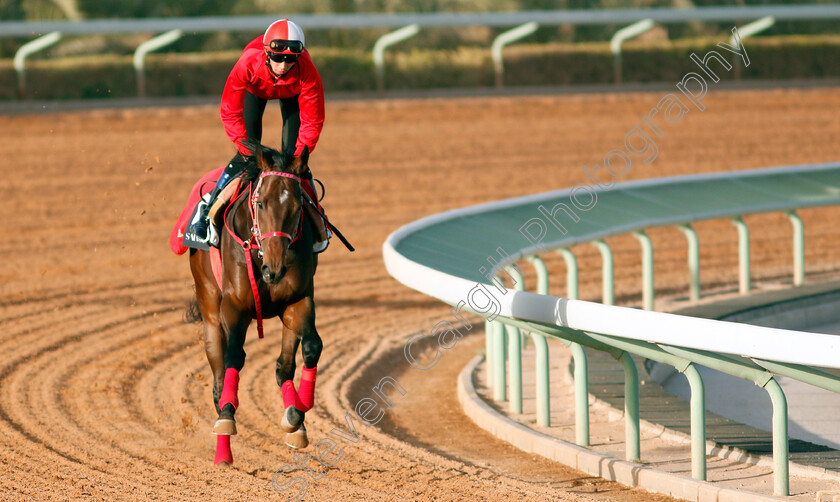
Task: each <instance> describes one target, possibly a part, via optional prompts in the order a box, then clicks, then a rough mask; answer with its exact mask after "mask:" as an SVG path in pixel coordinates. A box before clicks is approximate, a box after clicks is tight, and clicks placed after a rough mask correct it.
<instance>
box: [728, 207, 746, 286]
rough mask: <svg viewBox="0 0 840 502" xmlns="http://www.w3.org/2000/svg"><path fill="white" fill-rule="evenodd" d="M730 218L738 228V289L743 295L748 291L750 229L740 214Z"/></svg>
mask: <svg viewBox="0 0 840 502" xmlns="http://www.w3.org/2000/svg"><path fill="white" fill-rule="evenodd" d="M730 220H731V221H732V223H733V224H734V225H735V228H737V229H738V266H739V275H738V291H739V292H740V293H741V294H742V295H745V294H747V293H749V292H750V230H749V229H748V228H747V224H746V223H744V220H743V219H742V218H741V217H740V216H736V217H734V218H730Z"/></svg>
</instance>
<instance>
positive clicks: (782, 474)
mask: <svg viewBox="0 0 840 502" xmlns="http://www.w3.org/2000/svg"><path fill="white" fill-rule="evenodd" d="M764 389H765V390H766V391H767V393H768V394H770V401H771V402H772V403H773V463H774V464H775V466H774V467H773V494H774V495H779V496H782V497H787V496H788V495H790V486H789V482H790V481H789V472H788V459H789V455H790V451H789V447H788V412H787V399H786V398H785V393H784V392H783V391H782V387H781V386H780V385H779V382H777V381H776V380H775V379H774V378H770V379H769V380H767V383H765V384H764Z"/></svg>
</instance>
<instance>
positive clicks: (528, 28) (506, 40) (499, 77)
mask: <svg viewBox="0 0 840 502" xmlns="http://www.w3.org/2000/svg"><path fill="white" fill-rule="evenodd" d="M538 27H539V25H538V24H537V23H535V22H533V21H532V22H530V23H525V24H523V25H520V26H517V27H516V28H513V29H511V30H508V31H506V32H504V33H502V34H500V35H499V36H497V37H496V38H495V39H493V44H492V45H491V46H490V54H491V56H492V57H493V67H494V68H495V70H496V87H497V88H499V89H501V88H502V87H503V86H504V73H505V67H504V61H503V60H502V49H504V47H505V46H506V45H509V44H512V43H513V42H516V41H517V40H520V39H522V38H525V37H527V36H528V35H530V34H531V33H534V32H535V31H537V28H538Z"/></svg>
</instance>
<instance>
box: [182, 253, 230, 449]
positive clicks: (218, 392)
mask: <svg viewBox="0 0 840 502" xmlns="http://www.w3.org/2000/svg"><path fill="white" fill-rule="evenodd" d="M190 268H191V269H192V273H193V278H194V279H195V295H196V300H197V301H198V305H199V310H200V311H201V317H202V321H203V325H204V353H205V354H206V355H207V362H209V363H210V370H211V371H212V372H213V404H214V405H215V407H216V413H217V414H220V411H221V410H220V408H219V400H220V399H221V396H222V387H223V384H224V377H225V350H226V348H227V336H226V335H225V333H224V331H223V330H222V327H221V316H220V304H221V301H222V295H221V291H219V288H218V287H217V286H216V282H215V280H214V279H213V271H212V269H211V266H210V260H209V255H208V254H207V253H206V252H203V251H199V252H196V253H193V254H191V255H190ZM214 432H216V431H215V430H214ZM233 433H234V434H235V433H236V430H235V429H234V430H233ZM213 463H214V464H216V465H230V464H232V463H233V454H232V453H231V450H230V435H229V432H228V434H227V435H219V436H218V437H217V439H216V456H215V459H214V461H213Z"/></svg>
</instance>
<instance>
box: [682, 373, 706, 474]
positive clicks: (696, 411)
mask: <svg viewBox="0 0 840 502" xmlns="http://www.w3.org/2000/svg"><path fill="white" fill-rule="evenodd" d="M683 374H684V375H685V377H686V379H688V385H689V387H690V388H691V403H690V404H691V477H692V478H694V479H699V480H700V481H706V390H705V388H704V387H703V377H702V376H700V372H699V371H697V368H696V367H695V366H694V364H689V365H688V367H686V368H685V370H683Z"/></svg>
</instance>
